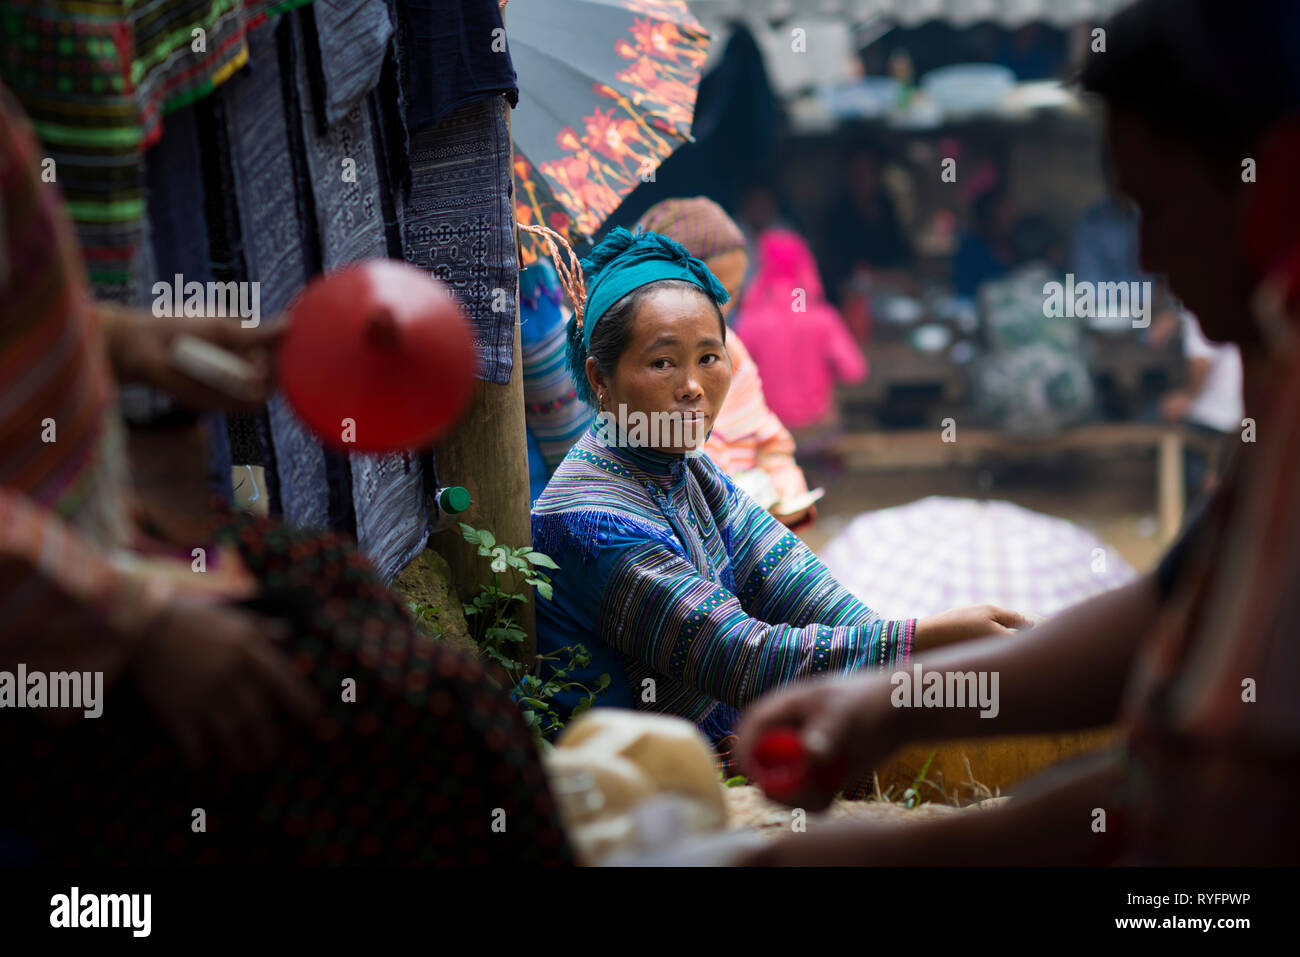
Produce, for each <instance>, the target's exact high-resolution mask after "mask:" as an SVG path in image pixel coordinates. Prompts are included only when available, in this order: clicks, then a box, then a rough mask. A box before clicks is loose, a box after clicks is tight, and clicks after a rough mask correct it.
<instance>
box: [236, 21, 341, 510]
mask: <svg viewBox="0 0 1300 957" xmlns="http://www.w3.org/2000/svg"><path fill="white" fill-rule="evenodd" d="M290 16H292V15H290ZM289 28H290V23H289V18H281V19H280V20H279V21H278V22H275V23H268V24H266V25H265V26H263V27H262V28H260V29H258V30H255V31H253V33H252V34H251V35H250V36H249V41H248V42H249V46H250V49H251V50H252V64H251V65H250V67H249V69H247V70H243V71H241V72H240V73H239V75H238V76H236V77H235V78H233V79H232V80H231V81H230V82H229V83H227V84H226V85H225V86H224V87H223V88H222V90H221V92H220V94H219V96H218V103H219V109H220V111H221V114H222V116H224V118H225V124H224V125H225V129H226V133H227V138H228V144H229V145H228V150H227V153H228V157H229V166H230V170H231V178H232V181H233V184H234V187H235V197H234V199H235V203H234V205H235V209H236V216H237V221H238V222H237V226H238V230H239V235H240V239H241V240H242V242H241V244H240V246H241V249H242V253H243V257H242V258H243V262H244V266H245V269H246V275H247V278H248V280H249V281H251V282H257V283H259V284H260V289H261V305H262V311H263V313H264V314H265V315H267V316H275V315H278V314H279V313H281V312H282V311H283V310H284V309H286V308H287V307H288V306H289V303H290V302H291V301H292V300H293V297H294V296H296V295H297V294H298V292H299V290H301V289H302V287H303V286H304V285H305V284H306V282H307V279H308V277H309V276H310V275H311V274H312V272H313V271H314V270H315V269H316V263H315V259H314V258H313V257H312V255H311V252H310V250H309V247H308V240H307V238H306V237H304V230H305V228H306V227H305V224H306V223H308V222H309V221H310V220H309V218H310V217H311V216H312V212H311V210H310V208H309V207H308V206H307V199H308V197H303V196H302V195H301V190H300V188H299V186H300V183H299V180H300V179H301V177H300V176H299V174H298V173H297V172H296V170H295V166H294V160H293V157H294V155H295V150H294V142H295V140H294V137H293V136H292V135H291V132H292V131H291V129H290V127H289V115H290V114H289V110H288V106H287V104H286V103H285V99H284V90H285V84H284V83H283V72H282V70H281V63H282V58H281V49H280V48H281V45H282V44H283V45H286V46H287V44H288V43H289V42H290V41H289V38H288V36H287V35H283V34H284V33H285V31H287V30H288V29H289ZM284 52H285V53H286V58H288V56H287V54H288V52H289V51H288V50H285V51H284ZM267 414H268V417H269V420H270V436H269V438H270V440H271V449H270V451H271V453H272V459H273V461H272V462H270V463H268V465H272V468H270V469H268V473H269V474H268V485H272V486H273V488H272V502H273V503H274V504H276V505H278V511H279V514H280V515H282V516H283V518H284V520H285V521H286V522H288V523H290V524H291V525H300V526H305V527H310V528H327V527H329V524H330V521H329V519H330V516H329V483H328V480H327V479H326V475H325V456H324V453H323V451H322V450H321V447H320V443H319V442H318V441H317V440H316V439H315V438H314V437H313V436H312V435H311V434H310V433H309V432H308V431H307V428H306V426H304V425H303V424H302V422H301V420H299V419H298V417H297V416H296V415H294V413H293V410H292V409H290V408H289V405H288V403H287V402H286V401H285V399H284V396H283V395H281V394H279V393H276V394H275V395H273V396H272V397H271V399H270V401H269V402H268V403H267Z"/></svg>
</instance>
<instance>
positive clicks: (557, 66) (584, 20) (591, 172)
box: [506, 0, 709, 265]
mask: <svg viewBox="0 0 1300 957" xmlns="http://www.w3.org/2000/svg"><path fill="white" fill-rule="evenodd" d="M506 31H507V35H508V38H509V43H510V53H511V58H512V59H513V61H514V65H515V71H516V72H517V74H518V76H519V107H518V109H517V110H516V111H515V113H514V115H513V118H512V129H513V135H514V145H515V166H514V178H515V212H516V215H517V217H518V219H519V222H520V223H521V224H524V225H543V226H549V227H550V228H551V229H554V230H556V231H557V232H559V233H561V234H562V235H564V236H566V237H567V238H568V239H569V242H570V243H571V244H572V245H573V247H574V248H575V249H577V250H583V249H585V248H586V247H587V245H588V244H589V243H590V241H591V239H592V237H593V236H594V235H595V234H596V232H597V231H598V230H599V229H600V227H601V225H602V224H603V223H604V222H605V220H606V219H607V218H608V217H609V216H610V214H611V213H613V212H614V210H615V209H616V208H617V207H618V205H619V203H621V202H622V201H623V198H624V197H625V196H627V194H628V193H630V192H631V191H632V190H633V189H634V188H635V187H636V186H637V185H638V184H640V183H642V182H647V181H649V180H651V179H652V178H653V176H654V172H655V170H656V169H657V168H658V167H659V164H660V163H662V162H663V161H664V160H665V159H666V158H667V157H668V156H670V155H671V154H672V152H673V150H675V149H676V148H677V147H678V146H679V145H680V144H681V143H684V142H686V141H688V140H689V139H690V137H691V122H692V120H693V118H694V114H695V96H696V92H697V90H698V88H699V82H700V73H701V71H702V69H703V67H704V61H705V58H706V56H707V54H708V45H709V35H708V34H707V33H706V32H705V31H704V29H703V27H701V26H700V24H699V22H698V21H697V20H696V19H695V18H694V17H693V16H692V15H691V13H690V11H689V10H688V9H687V6H686V4H685V2H683V0H528V2H526V3H514V4H511V6H510V8H509V13H508V15H507V17H506ZM520 243H521V254H522V260H523V264H524V265H527V264H529V263H532V262H534V261H535V260H536V259H537V258H538V256H539V255H542V256H545V255H547V254H546V251H545V245H544V242H543V241H542V240H541V239H539V238H538V237H537V236H535V235H532V234H529V233H524V232H521V233H520Z"/></svg>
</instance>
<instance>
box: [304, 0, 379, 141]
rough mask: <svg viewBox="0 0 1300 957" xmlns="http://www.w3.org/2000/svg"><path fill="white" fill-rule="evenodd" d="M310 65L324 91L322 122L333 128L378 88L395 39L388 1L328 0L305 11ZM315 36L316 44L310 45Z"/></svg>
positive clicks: (321, 109) (321, 107) (321, 106)
mask: <svg viewBox="0 0 1300 957" xmlns="http://www.w3.org/2000/svg"><path fill="white" fill-rule="evenodd" d="M303 25H304V27H305V32H306V34H307V36H306V40H307V49H306V53H307V56H308V63H309V65H310V66H311V68H312V71H313V73H315V72H316V70H319V71H320V78H321V81H322V84H323V87H324V89H323V90H322V94H323V95H322V96H321V97H320V99H321V100H322V102H321V105H320V111H319V112H320V118H321V119H322V120H323V121H324V125H325V126H326V127H329V126H333V125H334V124H336V123H339V122H341V121H342V120H343V117H344V116H345V115H346V114H347V112H348V111H349V110H351V109H352V107H354V106H355V105H356V104H358V103H359V102H361V100H362V99H363V98H364V97H365V95H366V94H367V93H369V92H370V91H371V90H373V89H374V88H375V86H376V85H377V84H378V83H379V74H380V72H381V71H382V70H383V66H384V55H385V54H386V53H387V52H388V43H389V40H390V39H391V38H392V36H393V23H392V20H391V19H390V18H389V14H388V4H387V2H386V0H330V2H321V3H316V4H313V5H311V6H309V7H304V8H303ZM312 32H314V33H315V34H316V37H315V39H316V41H317V42H316V44H315V45H313V44H312V42H311V41H312V36H311V35H310V34H311V33H312Z"/></svg>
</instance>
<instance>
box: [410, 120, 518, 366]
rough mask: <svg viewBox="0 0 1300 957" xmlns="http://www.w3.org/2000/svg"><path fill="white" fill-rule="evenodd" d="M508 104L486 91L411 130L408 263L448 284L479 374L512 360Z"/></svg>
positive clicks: (514, 284)
mask: <svg viewBox="0 0 1300 957" xmlns="http://www.w3.org/2000/svg"><path fill="white" fill-rule="evenodd" d="M506 109H507V108H506V101H505V99H504V98H503V97H500V96H490V97H488V98H487V99H481V100H478V101H477V102H474V103H471V104H469V105H468V106H463V107H461V108H460V109H457V110H455V111H453V112H452V113H451V114H450V115H448V116H447V117H446V119H444V120H443V121H442V122H441V123H438V124H437V125H435V126H427V127H425V128H424V129H422V130H419V131H418V132H415V133H413V134H412V135H411V195H410V198H409V200H408V201H407V204H406V210H405V230H406V232H405V235H406V242H405V246H406V261H407V262H409V263H412V264H414V265H416V266H418V267H420V268H421V269H424V270H427V271H428V272H430V273H432V274H433V275H434V276H436V277H437V278H438V279H441V280H442V281H443V282H445V283H447V284H448V285H449V286H451V287H452V290H453V291H454V292H455V294H456V298H457V299H459V300H460V302H461V304H462V305H464V307H465V309H466V311H467V312H468V313H469V315H470V319H471V321H472V323H473V326H474V347H475V349H476V350H477V352H478V358H479V377H480V378H481V379H485V380H486V381H488V382H495V383H497V384H498V385H504V384H505V383H507V382H509V381H510V372H511V369H512V368H513V365H514V335H515V302H516V293H517V289H518V282H519V263H518V260H517V259H516V257H515V228H514V209H513V207H512V198H511V194H512V184H511V176H510V130H509V125H508V123H507V119H506Z"/></svg>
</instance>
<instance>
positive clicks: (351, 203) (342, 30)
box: [277, 3, 431, 582]
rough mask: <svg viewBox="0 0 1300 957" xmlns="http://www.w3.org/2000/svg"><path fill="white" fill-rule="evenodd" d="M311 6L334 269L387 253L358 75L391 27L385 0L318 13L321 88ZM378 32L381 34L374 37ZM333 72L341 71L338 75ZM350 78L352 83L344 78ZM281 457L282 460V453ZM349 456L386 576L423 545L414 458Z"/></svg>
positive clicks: (324, 261)
mask: <svg viewBox="0 0 1300 957" xmlns="http://www.w3.org/2000/svg"><path fill="white" fill-rule="evenodd" d="M367 10H369V12H370V15H369V16H368V18H367V19H364V20H363V27H364V28H363V29H362V31H361V32H362V36H363V38H364V39H365V40H366V41H367V42H364V43H359V44H349V43H347V42H346V38H347V35H348V34H347V31H348V30H349V29H350V28H351V27H352V26H354V25H355V21H356V20H357V19H358V18H359V17H361V16H362V14H364V13H366V11H367ZM310 13H311V11H306V10H304V11H302V12H301V15H300V16H294V24H293V42H294V49H295V51H296V53H295V56H294V68H295V81H296V86H297V97H296V110H297V114H298V115H297V117H296V121H297V122H298V123H299V125H300V128H301V130H302V134H303V143H304V146H305V148H306V161H307V162H306V172H307V182H308V183H309V184H310V185H309V187H308V188H309V189H310V191H311V193H310V194H311V198H312V202H313V209H314V212H315V216H314V219H315V223H316V227H317V229H318V231H319V236H320V255H321V268H322V270H323V271H324V272H326V273H331V272H334V271H335V270H338V269H341V268H343V267H344V266H347V265H350V264H352V263H356V262H361V261H363V260H367V259H377V258H384V257H386V256H388V255H389V252H390V250H389V248H388V234H387V231H386V229H385V224H384V200H383V197H382V195H381V191H382V189H383V187H384V184H385V182H386V179H385V176H384V171H383V170H382V169H381V165H380V159H379V157H378V156H377V155H376V149H375V145H376V142H377V139H376V123H377V118H376V117H375V116H374V115H373V113H372V106H371V103H370V100H369V99H368V98H367V97H366V95H365V94H366V93H368V92H369V90H362V89H360V88H359V87H358V85H357V83H356V82H355V77H356V76H358V75H360V76H367V77H373V78H374V79H375V80H376V81H377V80H378V77H379V73H380V67H381V66H382V63H383V58H384V54H385V53H386V51H387V48H388V47H387V41H388V38H389V36H391V32H392V31H391V26H387V24H388V10H387V7H386V6H385V5H384V4H383V3H371V4H370V5H368V6H365V5H363V7H362V8H361V9H358V10H356V11H354V16H353V18H352V19H338V18H336V17H335V16H333V15H329V16H318V18H317V20H316V29H317V33H318V35H319V42H320V51H319V52H320V55H321V57H322V66H323V67H324V71H325V72H324V77H325V84H326V89H325V91H323V94H322V91H318V90H315V89H314V85H313V84H312V82H311V70H310V64H309V60H310V58H309V57H308V56H307V52H308V51H309V50H310V49H311V44H310V42H309V38H308V37H306V36H305V35H304V31H303V29H302V24H303V22H306V21H307V20H308V18H309V16H308V15H309V14H310ZM291 16H293V15H291ZM381 24H382V26H381ZM378 34H381V35H382V37H383V39H382V42H378ZM326 54H331V55H332V57H333V60H332V62H328V61H326V60H325V56H326ZM335 77H339V78H342V79H341V80H340V81H338V82H334V80H333V78H335ZM347 80H350V81H351V82H350V85H349V84H345V83H344V81H347ZM345 87H350V88H351V89H352V90H353V92H354V94H356V95H357V98H356V99H355V101H353V102H351V103H348V102H345V101H343V100H341V95H342V94H341V92H340V90H341V89H342V88H345ZM322 97H323V98H324V99H325V102H327V103H329V104H330V109H329V110H327V111H326V112H327V113H328V112H330V111H331V110H332V111H333V112H335V113H340V111H341V110H342V108H343V107H345V106H346V107H347V110H346V112H342V113H341V117H340V119H339V120H338V121H337V122H335V123H332V124H329V125H327V126H325V127H324V128H323V129H321V128H320V126H319V123H318V122H317V118H316V116H315V113H314V110H313V108H312V102H313V98H322ZM291 122H292V120H291ZM322 386H323V387H328V385H327V384H322ZM277 458H279V459H281V460H282V456H281V455H280V454H279V453H277ZM349 460H350V463H351V483H350V484H351V493H352V495H351V503H352V510H353V513H354V514H355V527H356V535H357V542H358V544H359V545H360V546H361V550H362V552H363V553H365V555H366V556H367V557H369V558H370V559H371V560H372V561H373V562H374V563H375V566H376V567H377V568H378V569H379V572H380V574H381V575H382V576H383V578H384V580H385V581H389V582H391V581H392V580H393V579H394V578H396V577H397V573H398V572H400V571H401V570H402V569H403V568H404V567H406V565H407V564H408V563H409V562H410V561H411V560H412V559H414V558H415V557H416V556H417V555H419V554H420V552H421V551H423V550H424V545H425V542H426V541H427V539H428V535H429V531H430V530H431V526H430V519H429V514H430V512H429V504H428V503H427V502H426V500H425V488H424V486H425V483H424V478H423V473H422V467H421V464H420V460H419V458H418V456H416V455H415V454H412V453H397V454H389V455H372V454H360V453H353V454H351V455H350V456H349ZM336 527H337V525H336Z"/></svg>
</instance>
